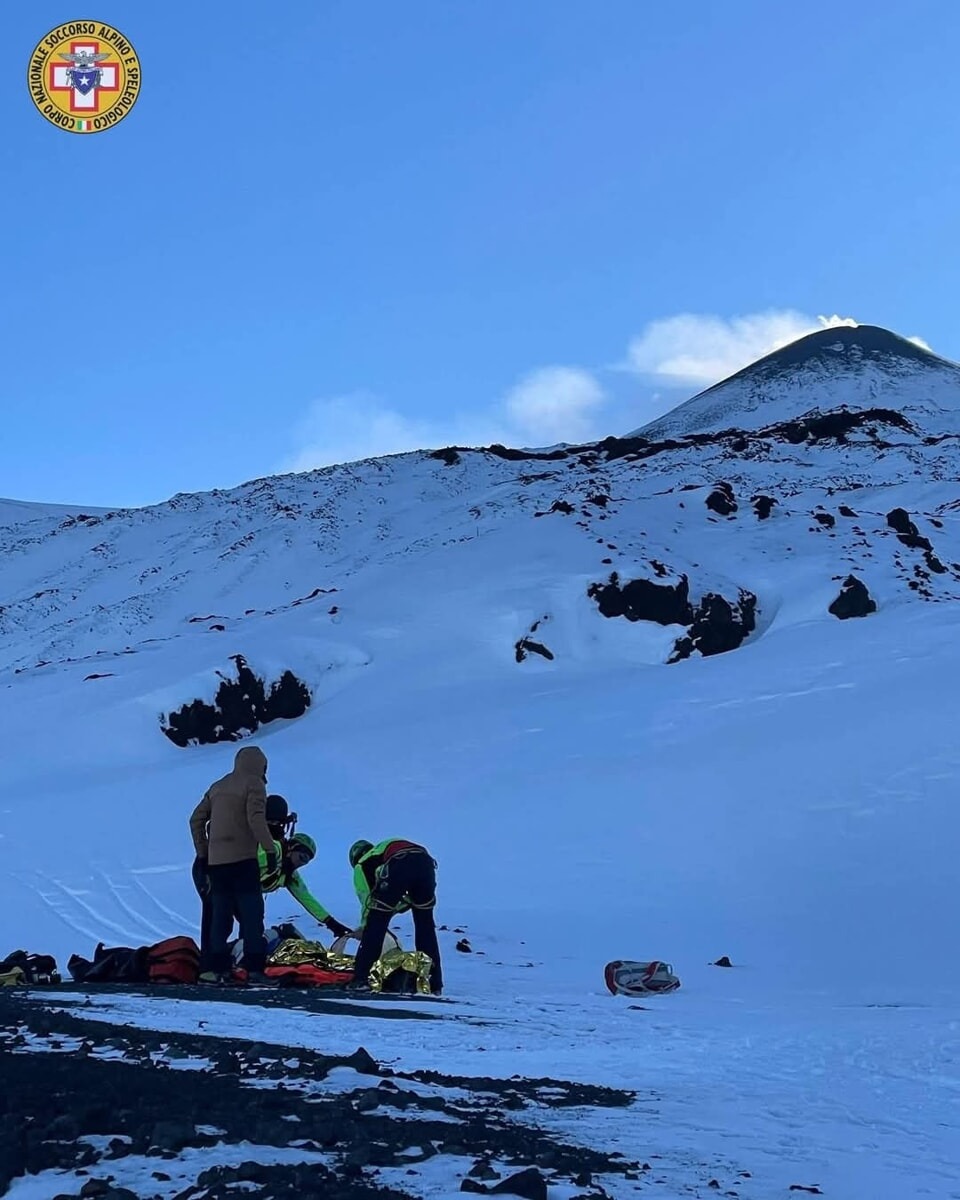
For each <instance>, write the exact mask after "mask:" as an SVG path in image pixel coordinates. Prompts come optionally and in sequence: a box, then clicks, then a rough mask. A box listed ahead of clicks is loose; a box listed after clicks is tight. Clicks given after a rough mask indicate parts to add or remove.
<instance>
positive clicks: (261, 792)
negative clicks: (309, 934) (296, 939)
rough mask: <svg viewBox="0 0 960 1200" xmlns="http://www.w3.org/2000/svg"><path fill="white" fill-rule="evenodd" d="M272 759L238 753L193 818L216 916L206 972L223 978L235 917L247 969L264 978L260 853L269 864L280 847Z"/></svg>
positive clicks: (197, 873) (198, 869) (253, 750)
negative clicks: (270, 786)
mask: <svg viewBox="0 0 960 1200" xmlns="http://www.w3.org/2000/svg"><path fill="white" fill-rule="evenodd" d="M266 802H267V756H266V755H265V754H264V752H263V751H262V750H261V749H260V748H259V747H258V746H245V747H244V748H243V749H242V750H238V751H237V756H236V758H235V759H234V764H233V770H232V771H231V772H230V773H229V774H228V775H224V776H223V778H222V779H218V780H217V781H216V783H212V784H211V785H210V787H209V788H208V789H207V791H206V793H205V794H204V797H203V799H202V800H201V801H200V803H199V804H198V805H197V807H196V808H195V809H194V810H193V813H192V814H191V817H190V833H191V836H192V837H193V845H194V848H195V850H196V852H197V861H196V863H195V864H194V878H195V879H198V878H199V879H200V880H202V881H205V883H206V885H207V886H208V887H209V894H210V905H211V918H210V932H209V945H206V946H203V945H201V947H200V957H201V974H202V976H203V977H204V978H207V975H208V972H212V973H213V976H214V977H216V978H218V979H220V980H224V979H226V978H229V974H230V952H229V950H228V949H227V942H228V941H229V939H230V933H231V931H232V929H233V919H234V914H236V916H237V919H238V921H239V924H240V937H241V938H242V939H243V945H244V966H245V967H246V968H247V971H248V973H249V975H250V976H252V977H259V976H262V974H263V969H264V966H265V963H266V945H265V942H264V936H263V893H262V891H261V890H260V864H259V862H258V861H257V851H258V849H259V848H260V847H262V848H263V851H264V853H265V854H266V855H267V859H268V862H269V861H270V860H271V859H272V860H274V862H275V859H276V846H275V844H274V841H273V837H272V836H271V833H270V830H269V828H268V827H267V819H266V814H265V806H266Z"/></svg>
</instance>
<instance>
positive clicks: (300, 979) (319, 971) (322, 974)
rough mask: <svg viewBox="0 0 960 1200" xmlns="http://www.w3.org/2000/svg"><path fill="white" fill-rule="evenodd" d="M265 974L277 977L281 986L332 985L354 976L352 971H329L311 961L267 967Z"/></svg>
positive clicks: (344, 981) (271, 977)
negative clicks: (294, 964)
mask: <svg viewBox="0 0 960 1200" xmlns="http://www.w3.org/2000/svg"><path fill="white" fill-rule="evenodd" d="M264 974H265V975H266V976H267V977H268V978H269V979H275V980H276V981H277V983H278V984H279V985H280V986H281V987H324V986H326V987H330V986H331V985H332V986H336V985H337V984H344V983H349V982H350V980H351V979H352V978H353V972H352V971H328V970H326V969H325V968H324V967H315V966H313V965H312V964H311V963H298V964H297V965H296V966H292V965H291V966H285V967H282V966H275V967H267V969H266V971H265V972H264Z"/></svg>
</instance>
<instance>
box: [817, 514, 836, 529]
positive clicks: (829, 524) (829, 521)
mask: <svg viewBox="0 0 960 1200" xmlns="http://www.w3.org/2000/svg"><path fill="white" fill-rule="evenodd" d="M813 519H814V520H815V521H817V522H818V523H819V524H820V525H823V526H824V527H825V528H826V529H832V528H833V527H834V525H836V523H837V519H836V517H834V516H833V515H832V514H830V513H828V512H815V513H814V514H813Z"/></svg>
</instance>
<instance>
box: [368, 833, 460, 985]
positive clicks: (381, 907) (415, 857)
mask: <svg viewBox="0 0 960 1200" xmlns="http://www.w3.org/2000/svg"><path fill="white" fill-rule="evenodd" d="M436 903H437V864H436V863H435V862H434V860H433V859H432V858H431V857H430V855H429V854H428V853H427V852H426V851H425V850H402V851H401V852H400V853H399V854H395V855H394V856H393V858H390V859H388V860H387V861H386V862H385V863H384V864H383V866H382V867H381V868H380V876H379V878H378V880H377V885H376V887H375V888H374V889H373V893H372V894H371V897H370V910H369V912H368V914H367V922H366V925H365V926H364V928H363V937H362V938H361V939H360V947H359V949H358V950H357V957H356V959H355V960H354V967H353V977H354V979H356V980H358V981H360V982H366V980H367V978H368V976H369V975H370V968H371V967H372V966H373V964H374V963H375V962H376V961H377V959H378V958H379V957H380V953H381V950H382V948H383V939H384V937H385V936H386V932H387V927H388V926H389V924H390V918H391V917H393V916H395V915H396V913H397V912H398V911H399V910H400V908H401V906H402V905H405V904H407V905H410V907H411V908H412V910H413V935H414V939H415V941H414V944H415V945H416V948H417V949H418V950H420V951H422V952H423V953H424V954H426V955H429V958H430V961H431V963H432V964H433V969H432V970H431V972H430V988H431V990H432V991H434V992H439V991H440V990H441V988H442V987H443V968H442V966H441V963H440V946H439V944H438V943H437V927H436V924H435V923H434V919H433V910H434V906H435V905H436Z"/></svg>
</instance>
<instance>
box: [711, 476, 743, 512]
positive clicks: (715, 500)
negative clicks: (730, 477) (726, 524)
mask: <svg viewBox="0 0 960 1200" xmlns="http://www.w3.org/2000/svg"><path fill="white" fill-rule="evenodd" d="M705 503H706V505H707V508H709V509H711V510H712V511H713V512H715V513H718V514H719V515H720V516H721V517H729V516H731V515H732V514H733V513H735V512H736V511H737V499H736V496H734V494H733V488H732V487H731V486H730V484H729V483H718V484H717V486H716V487H715V488H714V489H713V491H712V492H711V493H710V495H709V496H708V497H707V499H706V502H705Z"/></svg>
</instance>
